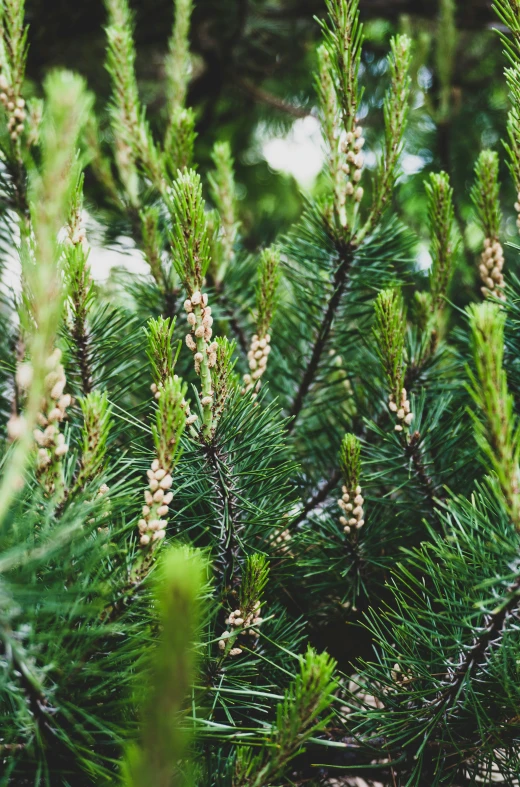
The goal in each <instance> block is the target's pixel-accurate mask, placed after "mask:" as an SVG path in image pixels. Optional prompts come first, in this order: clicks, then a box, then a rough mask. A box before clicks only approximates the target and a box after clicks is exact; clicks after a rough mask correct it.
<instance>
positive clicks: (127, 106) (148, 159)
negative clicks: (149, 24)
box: [106, 0, 164, 208]
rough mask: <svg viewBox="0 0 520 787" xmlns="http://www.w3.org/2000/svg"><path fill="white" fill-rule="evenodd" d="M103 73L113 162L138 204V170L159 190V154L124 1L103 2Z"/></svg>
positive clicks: (160, 165)
mask: <svg viewBox="0 0 520 787" xmlns="http://www.w3.org/2000/svg"><path fill="white" fill-rule="evenodd" d="M106 7H107V11H108V14H109V26H108V27H107V30H106V33H107V42H108V49H107V64H106V67H107V70H108V73H109V74H110V77H111V79H112V91H113V92H112V122H113V131H114V137H115V144H116V162H117V166H118V171H119V177H120V179H121V182H122V183H123V185H124V187H125V190H126V193H127V196H128V199H129V201H130V204H131V205H132V206H133V207H134V208H136V207H137V206H138V205H139V201H140V198H139V180H138V169H141V170H142V172H143V174H144V175H145V177H146V178H148V179H149V180H150V181H151V183H153V185H154V186H155V188H157V189H158V190H159V191H161V190H162V189H163V187H164V177H163V175H164V173H163V169H162V162H161V157H160V154H159V152H158V150H157V148H156V146H155V143H154V141H153V138H152V135H151V132H150V130H149V128H148V124H147V122H146V119H145V115H144V111H143V109H142V107H141V104H140V101H139V93H138V89H137V80H136V77H135V46H134V40H133V19H132V14H131V12H130V9H129V6H128V3H127V0H106Z"/></svg>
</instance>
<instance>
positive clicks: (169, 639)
mask: <svg viewBox="0 0 520 787" xmlns="http://www.w3.org/2000/svg"><path fill="white" fill-rule="evenodd" d="M207 571H208V567H207V565H206V562H205V560H204V558H203V557H202V556H201V554H200V553H199V552H196V551H194V550H191V549H190V548H188V547H183V546H178V547H172V548H170V549H169V550H168V551H167V552H166V553H165V554H164V555H163V557H162V559H161V561H160V565H159V567H158V570H157V575H156V577H155V582H154V586H155V598H156V604H157V609H158V613H159V622H160V626H161V637H160V640H159V643H158V645H157V647H156V649H155V652H154V654H153V657H152V663H151V667H150V674H149V676H146V678H144V676H143V685H142V688H141V690H140V692H139V695H140V697H139V699H140V701H141V704H142V706H143V709H142V715H143V724H142V730H141V741H140V744H133V745H132V746H129V747H128V748H127V751H126V757H125V761H124V763H123V767H122V784H123V785H125V787H151V785H153V787H171V786H172V785H173V784H180V783H182V782H181V777H180V775H179V765H180V764H181V758H182V757H183V756H184V755H185V751H186V746H187V744H188V742H189V739H188V736H187V733H186V729H185V721H184V717H185V714H184V713H183V709H184V708H185V707H186V703H187V699H188V696H189V692H190V689H191V686H192V682H193V678H194V674H195V665H196V658H195V641H196V638H197V637H198V629H199V622H200V618H201V596H202V593H203V590H204V586H205V582H206V576H207Z"/></svg>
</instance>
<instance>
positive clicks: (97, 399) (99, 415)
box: [75, 391, 112, 489]
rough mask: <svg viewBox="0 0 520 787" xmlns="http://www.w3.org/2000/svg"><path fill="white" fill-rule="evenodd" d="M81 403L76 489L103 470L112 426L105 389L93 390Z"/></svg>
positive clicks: (110, 408)
mask: <svg viewBox="0 0 520 787" xmlns="http://www.w3.org/2000/svg"><path fill="white" fill-rule="evenodd" d="M80 405H81V411H82V413H83V427H82V430H81V440H82V452H81V465H80V470H79V473H78V477H77V479H76V484H75V488H76V489H82V488H83V487H84V486H85V485H86V484H88V483H90V482H91V481H92V480H93V479H94V478H96V476H99V475H100V474H101V473H102V472H103V470H104V468H105V458H106V452H107V441H108V437H109V435H110V429H111V427H112V406H111V405H110V403H109V401H108V395H107V393H106V392H105V391H103V392H101V391H92V393H90V394H89V395H88V396H86V397H85V398H84V399H80Z"/></svg>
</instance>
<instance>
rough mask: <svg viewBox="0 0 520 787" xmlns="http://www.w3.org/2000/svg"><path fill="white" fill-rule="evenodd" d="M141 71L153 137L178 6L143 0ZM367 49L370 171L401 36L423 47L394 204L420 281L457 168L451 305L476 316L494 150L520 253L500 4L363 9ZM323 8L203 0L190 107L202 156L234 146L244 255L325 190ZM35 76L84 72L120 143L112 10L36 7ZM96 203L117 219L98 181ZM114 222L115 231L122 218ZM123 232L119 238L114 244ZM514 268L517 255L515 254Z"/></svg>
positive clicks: (381, 4) (78, 3) (378, 4)
mask: <svg viewBox="0 0 520 787" xmlns="http://www.w3.org/2000/svg"><path fill="white" fill-rule="evenodd" d="M132 7H133V9H134V11H135V17H136V44H137V51H138V60H137V73H138V78H139V83H140V89H141V95H142V98H143V101H144V103H145V104H146V106H147V114H148V117H149V119H150V121H151V125H152V128H155V129H156V130H157V131H159V130H160V129H162V128H163V127H164V124H165V95H164V58H165V55H166V49H167V39H168V35H169V33H170V30H171V25H172V15H173V10H172V2H171V0H134V2H133V3H132ZM360 8H361V16H362V19H363V21H364V22H365V32H366V37H367V40H366V43H365V47H364V51H363V66H362V76H361V79H362V82H363V84H364V86H365V94H364V102H363V105H362V111H361V120H362V124H363V126H364V128H365V130H366V131H365V136H366V138H367V142H368V144H367V165H368V166H369V167H370V166H375V162H376V156H377V152H378V150H379V149H380V145H381V134H382V121H383V117H382V111H381V108H382V101H383V93H384V90H385V87H386V84H387V78H386V74H385V69H386V60H385V57H386V54H387V52H388V47H389V39H390V37H391V36H392V35H393V34H394V33H395V32H398V31H405V32H407V33H409V34H410V35H411V36H412V37H413V39H414V42H415V46H414V67H413V78H414V90H413V112H412V113H411V115H410V128H409V130H408V135H407V139H406V146H405V150H404V153H403V158H402V166H403V175H402V177H401V179H400V181H399V184H398V187H397V189H396V191H395V194H394V201H395V205H396V209H397V211H398V212H399V213H400V214H401V216H402V217H403V218H404V220H405V222H406V223H407V224H408V225H409V226H410V227H411V228H412V229H413V230H414V231H415V232H417V234H418V239H417V244H416V256H417V269H418V276H420V275H421V273H423V272H425V270H426V269H427V267H428V264H429V255H428V246H427V239H426V238H423V237H421V236H420V233H421V229H420V228H421V227H422V228H424V227H425V226H426V221H425V213H426V198H425V192H424V186H423V182H424V180H425V178H426V176H427V175H428V173H429V172H430V171H438V170H440V169H444V170H445V171H447V172H448V173H449V174H450V178H451V180H452V183H453V186H454V190H455V206H456V216H457V221H458V225H459V230H460V234H461V241H462V242H461V245H460V257H459V265H458V268H457V273H456V276H455V277H454V282H453V289H452V297H453V299H454V301H455V302H456V304H457V305H460V306H463V305H465V303H467V302H468V301H469V300H470V298H471V297H472V296H473V295H474V294H475V293H476V292H477V291H478V287H479V283H478V281H477V274H476V270H477V267H478V263H477V262H476V260H477V256H478V252H479V250H480V244H481V241H482V237H481V234H480V230H479V229H478V228H477V226H476V224H475V222H474V216H473V209H472V207H471V203H470V199H469V189H470V186H471V182H472V178H473V167H474V162H475V159H476V157H477V155H478V153H479V151H480V150H481V149H482V148H485V147H491V148H493V149H495V150H497V151H498V152H499V155H500V156H501V162H502V164H501V179H502V202H503V209H504V216H503V228H502V232H503V240H504V241H506V242H507V241H510V242H513V243H514V242H516V237H517V230H516V226H515V215H514V210H513V204H514V202H515V195H514V193H513V188H512V184H511V182H510V178H509V174H508V172H507V167H506V165H505V163H504V157H503V155H502V154H503V148H502V143H501V138H503V137H504V135H505V122H506V112H507V107H508V96H507V88H506V84H505V80H504V77H503V70H504V66H505V59H504V56H503V53H502V46H501V44H500V40H499V37H498V35H497V33H496V30H495V28H497V26H498V23H497V21H496V17H495V15H494V13H493V10H492V3H491V2H487V1H486V0H423V1H422V2H420V1H418V0H361V2H360ZM323 14H324V3H323V2H321V0H198V2H197V3H196V6H195V11H194V16H193V23H192V34H191V46H192V52H193V71H192V78H191V83H190V89H189V95H188V104H189V105H191V106H192V107H194V108H195V110H196V115H197V134H198V137H197V142H196V151H195V157H196V162H197V164H198V167H199V169H200V170H201V172H202V173H205V172H206V171H207V170H208V169H209V168H211V161H210V152H211V147H212V145H213V143H214V142H215V140H217V139H228V140H229V141H230V143H231V146H232V149H233V153H234V156H235V161H236V171H237V182H238V197H239V200H240V212H241V219H242V221H243V225H244V226H243V229H244V241H243V242H244V244H245V245H246V247H247V248H248V249H249V250H251V251H254V250H256V249H257V248H258V247H259V246H264V245H267V244H268V243H270V242H271V241H272V240H273V239H274V238H275V237H276V236H277V235H279V234H280V233H283V232H285V231H286V230H287V229H288V227H289V226H290V224H291V223H292V222H293V221H295V219H297V217H298V216H299V214H300V212H301V210H302V206H303V203H304V200H305V196H306V194H308V193H309V191H311V190H315V192H317V193H318V194H319V191H320V187H321V185H322V178H321V176H320V164H321V162H322V153H321V136H320V131H319V126H318V121H317V118H316V94H315V89H314V81H313V71H314V69H315V66H316V47H317V45H318V43H319V41H320V29H319V24H318V23H317V21H316V19H315V17H318V18H319V17H320V16H323ZM27 19H28V21H29V23H30V27H31V29H30V35H29V38H30V42H31V46H30V52H29V62H28V77H29V79H30V80H33V82H34V84H35V85H36V84H40V83H41V80H42V78H43V76H44V75H45V73H46V72H47V71H48V70H49V69H50V68H52V67H53V66H57V65H60V66H67V67H69V68H72V69H75V70H77V71H79V72H80V73H82V74H83V75H84V76H85V77H86V78H87V80H88V84H89V86H90V88H91V89H92V90H93V91H94V92H95V94H96V97H97V99H96V101H97V110H98V116H99V118H100V127H101V130H102V133H103V134H104V135H105V137H107V135H108V134H109V130H108V117H107V114H106V106H107V103H108V98H109V80H108V77H107V74H106V72H105V69H104V48H105V38H104V34H103V25H104V24H105V9H104V6H103V3H102V0H75V2H73V3H71V2H68V1H67V0H28V2H27ZM86 192H87V201H90V203H91V205H95V204H96V203H97V206H98V208H104V209H105V210H106V211H109V206H108V205H104V206H103V205H102V204H100V203H101V202H102V200H103V197H102V193H101V191H100V190H99V188H98V186H97V184H96V182H95V180H94V179H93V177H92V176H90V177H87V184H86ZM107 215H108V220H109V222H110V214H109V212H108V214H105V216H107ZM116 234H117V228H115V229H114V236H115V235H116ZM506 257H507V258H508V259H507V264H508V266H509V270H511V269H512V270H514V269H515V267H516V257H517V255H516V253H515V252H514V250H512V249H509V250H508V249H507V248H506Z"/></svg>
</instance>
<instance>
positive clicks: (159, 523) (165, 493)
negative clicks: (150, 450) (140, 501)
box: [139, 459, 173, 546]
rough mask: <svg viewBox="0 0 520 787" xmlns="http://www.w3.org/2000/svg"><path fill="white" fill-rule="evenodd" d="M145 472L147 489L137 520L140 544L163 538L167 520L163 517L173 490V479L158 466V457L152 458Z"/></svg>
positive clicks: (171, 498) (166, 511)
mask: <svg viewBox="0 0 520 787" xmlns="http://www.w3.org/2000/svg"><path fill="white" fill-rule="evenodd" d="M146 474H147V476H148V489H146V490H145V493H144V499H145V505H144V506H143V512H142V513H143V516H142V519H140V520H139V532H140V534H141V538H140V540H139V543H140V544H141V546H147V545H148V544H149V543H150V541H160V540H161V539H163V538H164V536H165V535H166V525H167V524H168V522H167V520H166V519H164V518H163V517H165V516H166V515H167V514H168V506H169V504H170V503H171V501H172V500H173V492H171V491H170V489H171V486H172V483H173V479H172V477H171V475H170V474H169V473H168V472H167V471H166V470H165V469H164V467H161V466H160V463H159V460H158V459H154V460H153V462H152V465H151V467H150V469H149V470H147V471H146Z"/></svg>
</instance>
